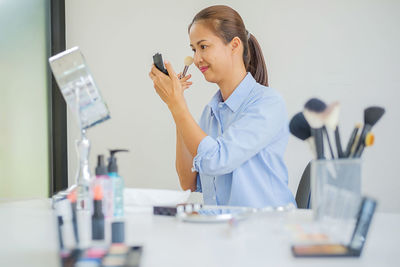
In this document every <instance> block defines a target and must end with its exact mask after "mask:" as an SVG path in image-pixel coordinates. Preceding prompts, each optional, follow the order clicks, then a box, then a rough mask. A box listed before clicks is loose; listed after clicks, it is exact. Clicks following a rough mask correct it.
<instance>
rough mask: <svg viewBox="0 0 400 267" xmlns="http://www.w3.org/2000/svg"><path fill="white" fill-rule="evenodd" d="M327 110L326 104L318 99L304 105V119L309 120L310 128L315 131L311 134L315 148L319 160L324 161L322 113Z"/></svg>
mask: <svg viewBox="0 0 400 267" xmlns="http://www.w3.org/2000/svg"><path fill="white" fill-rule="evenodd" d="M325 110H326V104H325V103H324V102H322V101H321V100H319V99H317V98H312V99H310V100H308V101H307V102H306V104H305V105H304V111H303V114H304V118H305V119H306V120H307V122H308V124H309V125H310V127H311V128H312V129H313V130H312V131H311V134H312V135H313V136H314V138H315V147H316V151H317V159H324V158H325V156H324V140H323V138H324V136H323V132H322V131H323V130H322V129H323V126H324V122H323V120H322V116H321V113H323V112H324V111H325Z"/></svg>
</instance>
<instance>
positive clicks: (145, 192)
mask: <svg viewBox="0 0 400 267" xmlns="http://www.w3.org/2000/svg"><path fill="white" fill-rule="evenodd" d="M189 195H190V190H186V191H177V190H165V189H145V188H125V189H124V202H125V203H124V204H125V206H163V205H164V206H166V205H177V204H179V203H184V202H186V201H187V199H188V198H189Z"/></svg>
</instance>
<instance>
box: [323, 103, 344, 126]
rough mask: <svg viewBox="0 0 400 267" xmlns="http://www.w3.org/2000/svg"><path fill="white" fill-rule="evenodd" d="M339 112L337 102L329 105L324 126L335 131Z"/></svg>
mask: <svg viewBox="0 0 400 267" xmlns="http://www.w3.org/2000/svg"><path fill="white" fill-rule="evenodd" d="M339 112H340V104H339V102H335V103H332V104H331V105H329V107H328V109H327V114H326V119H325V125H326V126H327V127H328V128H329V129H331V130H335V129H336V126H337V125H338V123H339Z"/></svg>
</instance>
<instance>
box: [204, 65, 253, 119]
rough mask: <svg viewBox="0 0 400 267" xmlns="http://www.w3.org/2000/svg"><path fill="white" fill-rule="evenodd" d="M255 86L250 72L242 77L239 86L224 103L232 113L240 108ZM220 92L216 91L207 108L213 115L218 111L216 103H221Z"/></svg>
mask: <svg viewBox="0 0 400 267" xmlns="http://www.w3.org/2000/svg"><path fill="white" fill-rule="evenodd" d="M255 84H256V80H255V79H254V78H253V76H252V75H251V73H250V72H248V73H247V75H246V76H245V77H244V79H243V80H242V81H241V82H240V84H239V85H238V86H237V87H236V89H235V90H233V92H232V94H231V95H230V96H229V98H228V99H227V100H226V101H225V104H226V105H227V106H228V107H229V108H230V109H231V110H232V112H236V110H238V108H239V107H240V106H241V104H242V103H243V101H244V100H245V99H246V97H247V96H248V95H249V93H250V92H251V90H252V89H253V87H254V85H255ZM222 101H223V99H222V95H221V91H220V90H218V91H217V92H216V93H215V95H214V96H213V98H212V99H211V101H210V104H209V106H210V107H211V109H212V110H213V112H214V113H215V112H216V110H217V109H218V103H220V102H222Z"/></svg>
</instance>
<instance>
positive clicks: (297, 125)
mask: <svg viewBox="0 0 400 267" xmlns="http://www.w3.org/2000/svg"><path fill="white" fill-rule="evenodd" d="M289 130H290V133H291V134H293V135H294V136H296V137H297V138H299V139H301V140H303V141H306V142H307V143H308V144H309V146H310V149H311V152H312V153H313V155H314V157H316V151H315V141H314V137H313V136H312V135H311V127H310V125H309V124H308V122H307V120H306V119H305V118H304V115H303V113H302V112H299V113H297V114H296V115H294V116H293V117H292V119H291V120H290V123H289Z"/></svg>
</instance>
